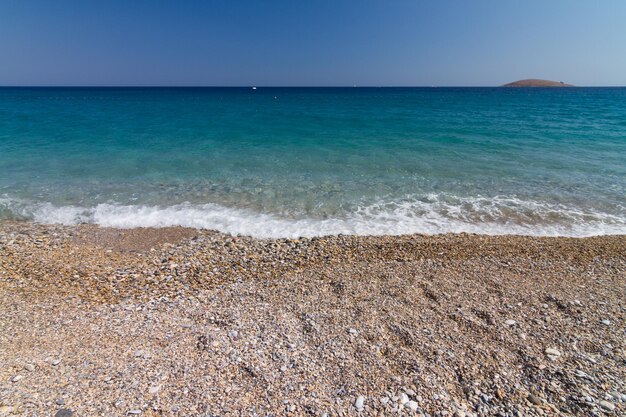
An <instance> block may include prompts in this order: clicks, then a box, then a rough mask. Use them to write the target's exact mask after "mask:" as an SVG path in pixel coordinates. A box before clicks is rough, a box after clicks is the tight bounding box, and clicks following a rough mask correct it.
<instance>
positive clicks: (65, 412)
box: [54, 408, 74, 417]
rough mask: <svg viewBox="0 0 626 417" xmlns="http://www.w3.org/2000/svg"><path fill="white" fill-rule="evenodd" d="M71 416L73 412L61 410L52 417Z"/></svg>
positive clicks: (65, 409)
mask: <svg viewBox="0 0 626 417" xmlns="http://www.w3.org/2000/svg"><path fill="white" fill-rule="evenodd" d="M73 415H74V412H73V411H72V410H70V409H69V408H61V409H60V410H59V411H57V412H56V414H55V415H54V417H71V416H73Z"/></svg>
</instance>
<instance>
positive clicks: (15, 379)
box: [11, 375, 24, 382]
mask: <svg viewBox="0 0 626 417" xmlns="http://www.w3.org/2000/svg"><path fill="white" fill-rule="evenodd" d="M22 378H24V377H23V376H22V375H15V376H14V377H13V378H12V379H11V381H12V382H18V381H19V380H20V379H22Z"/></svg>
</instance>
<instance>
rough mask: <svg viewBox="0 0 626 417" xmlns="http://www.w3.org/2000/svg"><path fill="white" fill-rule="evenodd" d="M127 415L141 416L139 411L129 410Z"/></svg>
mask: <svg viewBox="0 0 626 417" xmlns="http://www.w3.org/2000/svg"><path fill="white" fill-rule="evenodd" d="M127 414H141V410H136V409H135V410H129V411H128V413H127Z"/></svg>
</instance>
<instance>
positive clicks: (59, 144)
mask: <svg viewBox="0 0 626 417" xmlns="http://www.w3.org/2000/svg"><path fill="white" fill-rule="evenodd" d="M3 220H11V221H31V222H38V223H60V224H66V225H73V224H80V223H94V224H98V225H101V226H111V227H119V228H131V227H165V226H188V227H194V228H206V229H214V230H218V231H221V232H225V233H230V234H234V235H250V236H254V237H259V238H293V237H300V236H306V237H312V236H322V235H336V234H349V235H399V234H412V233H423V234H439V233H449V232H452V233H460V232H468V233H480V234H490V235H499V234H520V235H534V236H591V235H607V234H626V88H352V87H349V88H270V87H258V88H252V87H241V88H87V87H85V88H82V87H81V88H8V87H5V88H0V221H3Z"/></svg>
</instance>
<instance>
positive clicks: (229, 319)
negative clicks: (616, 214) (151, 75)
mask: <svg viewBox="0 0 626 417" xmlns="http://www.w3.org/2000/svg"><path fill="white" fill-rule="evenodd" d="M624 294H626V235H608V236H597V237H588V238H569V237H530V236H514V235H500V236H489V235H473V234H446V235H403V236H348V235H340V236H328V237H319V238H299V239H254V238H250V237H238V236H230V235H225V234H221V233H219V232H215V231H208V230H200V229H186V228H181V227H172V228H160V229H151V228H146V229H143V228H137V229H108V228H101V227H98V226H94V225H78V226H60V225H40V224H34V223H21V222H19V223H8V222H0V328H2V329H3V331H2V332H0V333H1V334H0V415H3V416H4V415H12V413H15V414H19V413H30V414H33V413H48V414H51V415H54V414H55V413H56V412H59V411H60V410H64V409H67V410H71V411H72V412H73V413H75V415H89V416H90V415H94V416H95V415H103V414H107V415H125V414H128V413H131V414H135V413H137V414H141V415H148V416H157V415H198V414H205V415H207V414H208V415H268V414H271V415H293V416H298V415H318V416H321V415H323V414H324V413H328V415H331V416H334V415H345V416H353V415H354V416H356V415H367V416H370V415H372V416H374V415H391V414H392V413H393V414H394V415H398V410H399V409H400V410H403V413H402V415H420V413H421V414H422V415H430V416H444V415H448V416H452V415H457V416H462V415H465V416H467V417H471V416H482V415H488V416H490V415H498V413H504V414H505V415H519V414H521V415H530V416H534V415H544V416H545V415H560V414H570V415H572V414H573V415H589V414H590V413H597V414H598V415H605V414H606V415H618V414H619V413H620V412H623V411H624V410H625V409H626V382H624V381H626V370H625V368H624V366H623V363H624V360H626V344H625V342H624V337H623V336H624V331H625V329H626V309H625V308H624V305H623V304H624ZM555 351H556V353H558V354H556V353H555ZM405 399H406V401H405ZM361 400H362V404H361ZM359 405H362V406H361V407H357V406H359ZM394 410H395V411H394ZM3 413H5V414H3Z"/></svg>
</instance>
